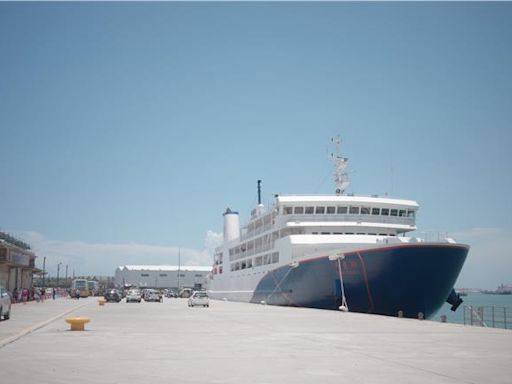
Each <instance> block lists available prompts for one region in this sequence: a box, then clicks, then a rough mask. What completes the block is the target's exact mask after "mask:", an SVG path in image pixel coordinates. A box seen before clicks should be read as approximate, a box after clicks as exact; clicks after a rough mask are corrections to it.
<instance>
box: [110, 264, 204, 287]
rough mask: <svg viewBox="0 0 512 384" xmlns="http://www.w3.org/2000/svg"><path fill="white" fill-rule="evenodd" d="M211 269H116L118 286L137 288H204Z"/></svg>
mask: <svg viewBox="0 0 512 384" xmlns="http://www.w3.org/2000/svg"><path fill="white" fill-rule="evenodd" d="M211 269H212V268H211V267H196V266H179V267H178V266H177V265H123V266H119V267H118V268H117V269H116V273H115V283H116V285H118V286H126V285H132V286H135V287H139V288H157V289H160V288H169V289H172V290H175V291H179V290H181V289H183V288H192V289H195V290H198V289H202V288H205V286H206V279H207V276H208V274H209V273H210V271H211Z"/></svg>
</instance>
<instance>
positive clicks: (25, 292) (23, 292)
mask: <svg viewBox="0 0 512 384" xmlns="http://www.w3.org/2000/svg"><path fill="white" fill-rule="evenodd" d="M28 294H29V292H28V288H23V289H22V290H21V300H22V301H23V304H27V301H28Z"/></svg>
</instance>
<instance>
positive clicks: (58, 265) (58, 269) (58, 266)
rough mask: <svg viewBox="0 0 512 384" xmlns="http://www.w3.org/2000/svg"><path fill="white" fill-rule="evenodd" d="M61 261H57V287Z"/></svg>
mask: <svg viewBox="0 0 512 384" xmlns="http://www.w3.org/2000/svg"><path fill="white" fill-rule="evenodd" d="M61 264H62V263H61V262H59V264H57V287H58V286H60V284H59V283H60V281H59V272H60V266H61Z"/></svg>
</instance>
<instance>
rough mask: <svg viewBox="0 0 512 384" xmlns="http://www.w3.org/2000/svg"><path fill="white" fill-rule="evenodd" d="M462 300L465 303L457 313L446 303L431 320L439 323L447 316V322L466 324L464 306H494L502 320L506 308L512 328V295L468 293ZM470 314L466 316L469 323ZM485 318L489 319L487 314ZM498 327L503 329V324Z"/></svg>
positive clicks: (509, 325) (509, 324)
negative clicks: (442, 317)
mask: <svg viewBox="0 0 512 384" xmlns="http://www.w3.org/2000/svg"><path fill="white" fill-rule="evenodd" d="M462 300H464V302H463V303H462V304H461V305H460V307H459V308H458V309H457V311H456V312H453V311H452V310H451V309H450V308H451V305H450V304H448V303H445V304H444V305H443V306H442V307H441V309H440V310H439V311H438V312H437V313H436V314H435V315H434V316H432V317H430V320H434V321H439V320H440V318H441V316H442V315H446V318H447V322H449V323H460V324H464V308H463V307H464V305H467V306H473V307H479V306H485V307H490V306H493V305H494V306H496V308H495V311H496V318H498V316H499V319H500V320H502V319H503V307H506V313H507V317H508V316H510V318H507V321H508V327H509V328H512V295H489V294H485V293H468V295H467V296H462ZM485 311H490V309H488V308H485ZM498 311H499V314H498ZM468 313H469V311H468V312H467V315H466V317H467V319H466V322H468ZM485 317H486V318H487V317H488V316H487V314H486V316H485ZM497 326H499V327H500V328H503V324H499V325H497Z"/></svg>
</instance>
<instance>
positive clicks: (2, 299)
mask: <svg viewBox="0 0 512 384" xmlns="http://www.w3.org/2000/svg"><path fill="white" fill-rule="evenodd" d="M2 316H3V317H4V320H9V318H10V317H11V296H9V293H8V292H7V289H5V288H4V287H2V286H0V318H1V317H2Z"/></svg>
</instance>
